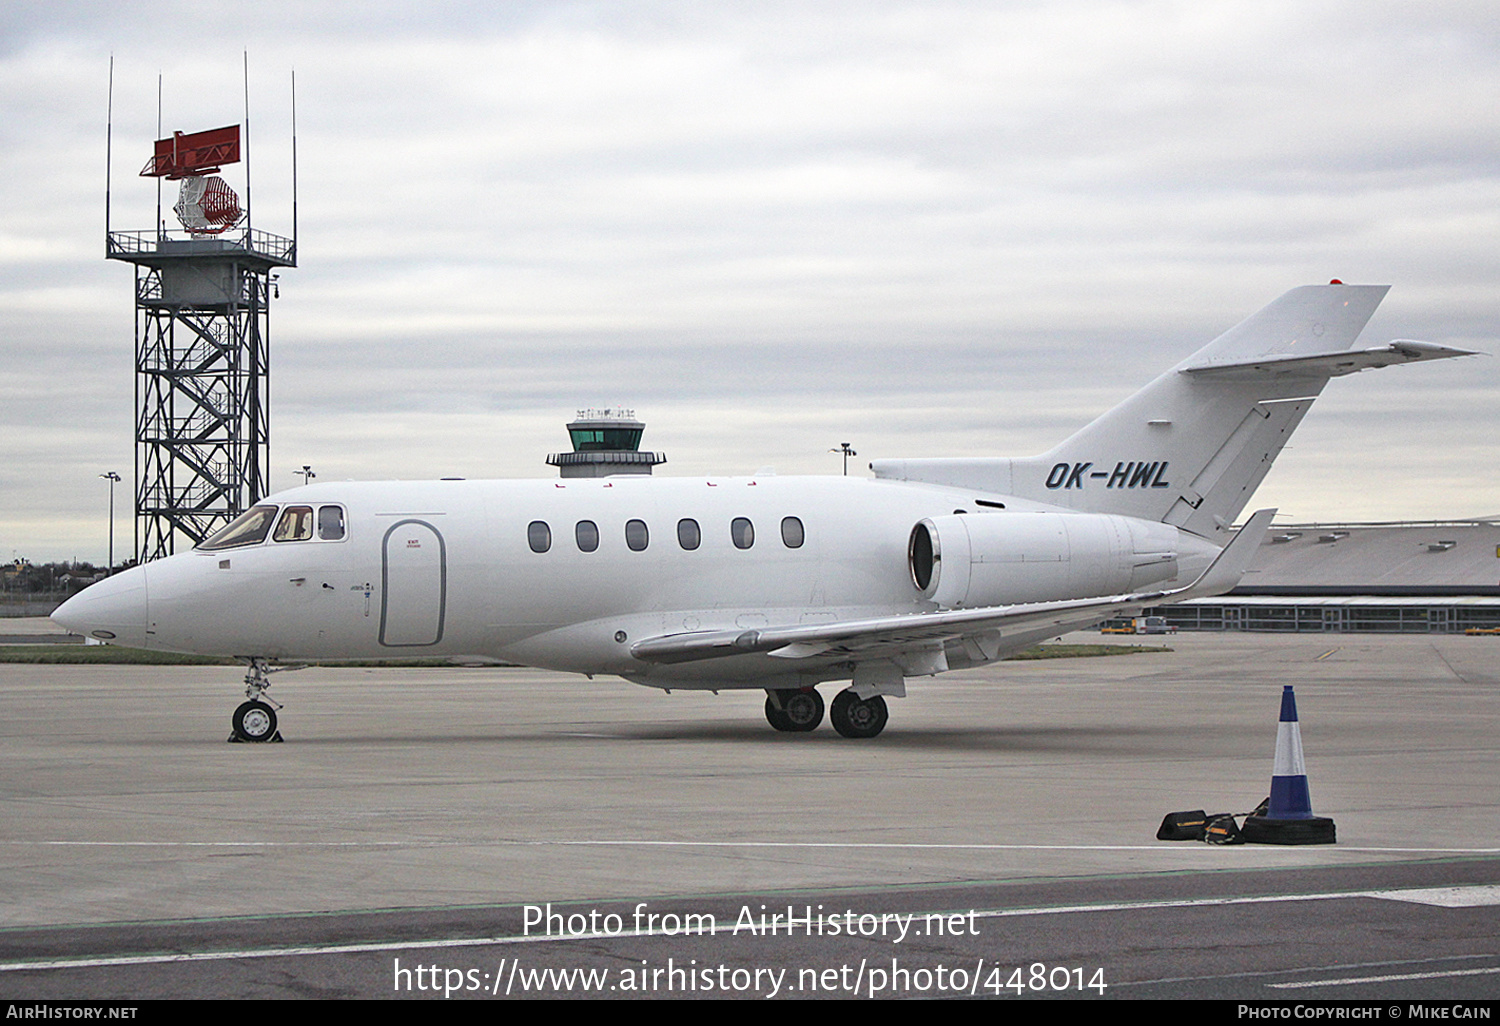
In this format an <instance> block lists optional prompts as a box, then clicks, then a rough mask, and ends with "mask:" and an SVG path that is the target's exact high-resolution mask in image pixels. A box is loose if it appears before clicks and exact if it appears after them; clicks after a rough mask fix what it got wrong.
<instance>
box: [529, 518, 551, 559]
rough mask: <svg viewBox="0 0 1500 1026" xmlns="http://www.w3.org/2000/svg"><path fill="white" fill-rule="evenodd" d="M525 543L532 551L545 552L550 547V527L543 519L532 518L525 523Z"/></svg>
mask: <svg viewBox="0 0 1500 1026" xmlns="http://www.w3.org/2000/svg"><path fill="white" fill-rule="evenodd" d="M526 544H528V545H530V546H531V551H532V552H546V551H547V550H548V549H550V548H551V547H552V528H550V527H548V526H547V522H546V521H545V520H533V521H532V522H531V523H529V524H527V525H526Z"/></svg>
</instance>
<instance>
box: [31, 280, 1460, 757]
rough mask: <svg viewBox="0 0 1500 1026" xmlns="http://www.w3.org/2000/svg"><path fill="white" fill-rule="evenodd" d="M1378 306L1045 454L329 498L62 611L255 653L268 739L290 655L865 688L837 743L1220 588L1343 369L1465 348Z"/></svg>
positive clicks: (1200, 359)
mask: <svg viewBox="0 0 1500 1026" xmlns="http://www.w3.org/2000/svg"><path fill="white" fill-rule="evenodd" d="M1386 291H1387V287H1386V286H1352V285H1342V284H1339V283H1337V282H1335V283H1333V284H1330V285H1322V286H1310V287H1306V288H1299V289H1294V290H1293V291H1291V292H1288V293H1287V294H1286V295H1284V296H1282V297H1281V298H1280V299H1278V300H1276V301H1275V302H1273V303H1272V304H1271V305H1270V306H1268V307H1266V308H1265V309H1264V310H1261V311H1260V312H1259V313H1257V314H1255V315H1254V316H1252V317H1251V318H1249V319H1248V320H1246V321H1244V322H1243V323H1242V324H1240V325H1238V326H1237V327H1234V328H1231V329H1230V330H1229V331H1227V332H1225V333H1224V334H1223V335H1221V336H1219V337H1218V338H1217V339H1215V340H1214V341H1213V342H1211V343H1209V344H1208V345H1207V346H1205V347H1204V348H1202V349H1200V350H1199V351H1198V352H1196V353H1194V354H1193V355H1191V356H1189V357H1188V358H1187V359H1185V360H1183V361H1181V362H1180V363H1178V364H1177V365H1176V366H1174V367H1172V368H1171V369H1170V370H1168V371H1166V372H1165V373H1164V374H1162V375H1161V376H1160V377H1158V378H1157V379H1156V380H1154V381H1152V382H1151V383H1150V384H1149V385H1147V386H1146V387H1144V388H1143V389H1141V390H1140V391H1139V392H1137V393H1136V394H1135V395H1133V396H1131V397H1130V398H1129V399H1127V400H1126V401H1125V402H1124V403H1122V404H1121V405H1119V406H1117V407H1116V408H1114V409H1113V410H1111V411H1110V412H1108V413H1106V414H1105V415H1104V416H1102V417H1100V418H1099V419H1098V420H1096V421H1094V422H1093V423H1092V424H1090V425H1088V426H1087V427H1085V428H1084V429H1083V430H1081V431H1079V432H1078V433H1076V434H1074V435H1073V436H1072V437H1071V438H1069V439H1068V440H1067V441H1065V442H1063V443H1062V444H1061V445H1059V446H1058V447H1057V448H1055V449H1053V450H1052V451H1051V452H1048V453H1045V454H1043V455H1041V456H1033V457H1029V458H1024V459H1001V458H985V459H912V460H877V461H876V462H874V463H872V464H871V465H870V466H871V468H872V469H873V471H874V473H875V476H874V479H859V478H847V477H775V476H755V477H723V478H708V479H686V478H676V479H673V478H652V477H644V476H622V477H613V478H595V479H583V478H579V479H568V480H538V481H457V480H454V481H438V482H369V483H361V484H354V483H348V484H331V483H327V484H325V483H318V484H313V485H309V486H305V487H301V488H293V489H291V490H290V491H285V492H281V493H278V494H276V495H271V496H268V497H267V498H266V499H264V500H262V501H261V502H259V503H258V504H256V505H255V506H254V507H253V508H252V509H250V510H249V511H248V512H246V513H245V514H244V515H243V516H241V517H240V518H239V519H237V520H236V521H235V522H233V523H232V524H230V525H229V526H228V527H226V528H224V529H223V530H222V531H220V532H219V533H218V534H216V535H214V536H213V537H211V538H209V539H208V540H207V541H205V542H203V543H202V544H201V545H199V546H197V548H195V549H193V550H192V551H191V552H187V553H183V554H179V555H175V556H172V557H169V558H167V559H162V560H158V561H155V562H152V563H148V564H146V565H143V566H138V567H136V568H134V569H131V570H128V571H126V572H124V573H121V574H118V575H116V576H114V577H110V578H108V579H106V580H104V581H101V582H99V583H98V584H95V585H93V586H92V587H90V588H88V589H87V590H85V591H83V592H81V593H79V594H78V595H77V596H75V597H74V598H72V599H70V600H69V601H68V602H66V603H64V604H63V605H62V607H60V608H59V609H58V610H57V612H56V613H55V614H54V616H53V618H54V619H55V620H56V621H57V622H58V623H59V624H61V625H63V626H64V627H66V628H68V629H69V630H71V631H74V632H77V633H81V634H85V635H88V636H90V637H93V638H97V639H101V640H105V641H108V642H111V643H113V644H119V645H127V646H132V647H135V648H146V649H161V650H165V651H173V652H192V653H200V654H205V655H208V654H214V655H229V656H236V657H239V658H243V659H244V660H246V661H247V662H248V664H249V672H248V675H247V677H246V679H245V683H246V698H247V701H246V702H245V703H244V704H243V705H241V706H240V707H239V708H238V709H237V710H236V711H235V713H234V716H233V728H234V736H235V737H237V738H239V739H241V740H245V741H264V740H268V739H271V738H272V737H275V736H279V735H278V734H277V717H276V712H275V709H276V708H277V707H278V706H275V705H273V703H271V702H270V701H269V700H268V698H267V696H266V694H265V691H266V688H267V686H268V684H269V678H268V674H270V673H271V672H273V671H274V670H275V669H278V668H280V667H279V666H277V665H274V664H281V663H285V662H287V661H294V660H317V659H368V658H380V659H389V658H401V657H413V656H427V657H430V656H444V657H451V658H453V659H454V660H458V661H476V660H477V661H491V662H509V663H520V664H523V665H527V666H536V667H545V668H548V669H554V670H563V671H568V672H572V673H581V674H586V675H589V676H592V675H594V674H615V675H618V676H620V677H624V678H625V679H626V680H629V681H633V682H635V683H637V684H644V685H647V686H650V687H656V688H663V689H666V690H671V689H674V688H691V689H707V690H719V689H726V688H760V689H764V690H765V692H766V694H767V698H766V718H767V719H768V720H769V721H770V723H771V726H773V727H775V728H776V729H777V730H783V731H792V732H798V731H811V730H813V729H814V728H815V727H817V726H818V725H819V723H820V722H822V719H823V714H824V704H823V699H822V697H821V696H820V695H819V693H818V691H817V685H819V684H821V683H823V682H825V681H849V682H850V684H849V686H848V687H847V688H845V689H843V690H841V691H840V692H839V693H838V694H837V696H836V697H835V698H834V699H833V702H832V709H831V712H830V718H831V719H832V721H833V726H834V728H835V729H836V730H837V731H838V732H839V733H840V734H842V735H844V736H845V737H857V738H868V737H874V736H875V735H877V734H879V733H880V732H881V730H882V728H884V726H885V723H886V716H887V710H886V703H885V699H886V697H888V696H902V695H904V694H905V693H906V682H907V680H908V678H912V677H923V676H928V675H932V674H937V673H942V672H943V671H945V670H949V669H956V668H964V667H971V666H976V665H980V664H984V663H989V662H993V661H994V660H996V659H999V658H1001V657H1003V656H1005V655H1007V654H1009V653H1012V652H1015V651H1017V650H1019V649H1022V648H1026V647H1027V646H1030V645H1032V644H1035V643H1036V642H1038V641H1040V640H1043V639H1046V638H1049V637H1053V636H1056V635H1058V634H1060V633H1063V632H1065V631H1069V630H1073V629H1075V628H1079V627H1084V626H1087V625H1090V624H1094V623H1098V622H1099V621H1101V620H1104V619H1107V618H1109V617H1112V616H1116V615H1121V614H1124V613H1127V612H1130V611H1135V610H1139V609H1141V608H1143V607H1145V606H1148V605H1149V606H1156V605H1162V604H1165V603H1170V602H1179V601H1182V600H1183V599H1187V598H1193V597H1197V596H1208V595H1216V594H1221V593H1223V592H1225V591H1228V590H1229V589H1230V588H1232V587H1234V586H1235V584H1236V583H1238V581H1239V579H1240V575H1241V574H1242V573H1243V572H1244V569H1245V567H1246V565H1247V564H1248V562H1249V560H1250V557H1251V554H1252V553H1253V551H1254V549H1255V548H1256V546H1258V545H1259V544H1260V543H1261V540H1262V538H1263V536H1264V534H1265V531H1266V528H1267V527H1268V526H1269V524H1270V520H1271V516H1272V514H1273V512H1274V511H1272V510H1261V511H1260V512H1258V513H1256V514H1254V515H1253V516H1252V517H1250V519H1249V520H1248V521H1247V522H1246V524H1245V525H1244V526H1243V527H1242V528H1240V530H1239V531H1238V532H1233V531H1232V530H1231V525H1232V523H1233V522H1234V520H1235V518H1236V517H1237V516H1238V515H1239V514H1240V512H1241V511H1242V510H1243V509H1244V507H1245V504H1246V503H1247V502H1248V501H1249V499H1250V497H1251V495H1252V494H1253V493H1254V491H1255V489H1256V487H1257V486H1258V485H1259V484H1260V482H1261V480H1262V478H1264V477H1265V475H1266V472H1267V471H1268V470H1269V469H1270V467H1271V462H1272V460H1274V459H1275V458H1276V456H1277V454H1278V453H1280V451H1281V449H1282V446H1284V445H1285V444H1286V442H1287V439H1288V437H1290V435H1291V433H1292V430H1293V429H1294V428H1296V426H1297V424H1298V423H1299V422H1300V421H1301V420H1302V417H1303V415H1304V414H1305V413H1306V412H1307V410H1308V408H1309V407H1310V406H1311V404H1312V401H1313V399H1314V398H1316V397H1317V395H1318V394H1319V393H1320V392H1321V391H1322V389H1323V386H1324V385H1326V384H1327V382H1328V380H1329V378H1331V377H1334V376H1338V375H1343V374H1349V373H1352V372H1354V371H1358V370H1364V369H1366V368H1371V367H1385V366H1388V365H1390V364H1399V363H1412V362H1417V361H1422V360H1433V359H1441V358H1445V357H1452V356H1465V355H1471V354H1469V353H1467V352H1465V351H1462V350H1457V349H1450V348H1446V347H1443V346H1437V345H1432V344H1429V343H1423V342H1411V341H1395V342H1391V343H1389V344H1388V345H1384V346H1380V347H1377V348H1370V349H1354V348H1352V347H1353V344H1354V342H1355V339H1356V338H1357V337H1358V335H1359V333H1360V332H1361V331H1362V330H1363V328H1364V326H1365V323H1366V322H1367V321H1368V320H1369V318H1370V316H1371V314H1373V313H1374V311H1375V308H1376V306H1377V305H1379V303H1380V301H1381V299H1382V298H1383V297H1384V296H1385V293H1386ZM1231 537H1232V538H1233V540H1229V539H1230V538H1231ZM1226 542H1227V544H1226Z"/></svg>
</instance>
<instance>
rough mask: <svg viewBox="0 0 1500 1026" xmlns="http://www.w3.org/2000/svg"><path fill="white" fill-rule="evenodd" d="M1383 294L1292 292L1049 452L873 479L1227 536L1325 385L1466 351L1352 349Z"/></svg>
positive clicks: (911, 466) (904, 467) (895, 464)
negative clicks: (1343, 377) (1028, 501)
mask: <svg viewBox="0 0 1500 1026" xmlns="http://www.w3.org/2000/svg"><path fill="white" fill-rule="evenodd" d="M1389 288H1390V287H1389V286H1387V285H1339V284H1333V285H1311V286H1306V287H1304V288H1298V289H1293V290H1292V291H1291V292H1288V293H1287V294H1286V295H1284V296H1282V297H1281V298H1280V299H1278V300H1276V301H1275V302H1273V303H1272V304H1271V305H1270V306H1267V307H1266V308H1265V309H1263V310H1261V311H1260V312H1259V313H1257V314H1254V315H1253V316H1251V317H1250V318H1248V319H1247V320H1245V321H1243V322H1241V323H1240V324H1238V325H1236V326H1235V327H1233V328H1231V329H1229V330H1228V331H1226V332H1225V333H1224V334H1222V335H1220V336H1219V337H1218V338H1216V339H1214V340H1213V341H1212V342H1210V343H1209V344H1208V345H1206V346H1204V347H1203V348H1202V349H1200V350H1198V352H1196V353H1194V354H1193V355H1192V356H1190V357H1188V358H1187V359H1186V360H1183V361H1182V362H1181V363H1179V364H1177V365H1176V366H1175V367H1173V368H1171V369H1170V370H1168V371H1167V372H1166V373H1164V374H1162V375H1161V376H1160V377H1158V378H1157V379H1156V380H1155V381H1153V382H1151V383H1150V384H1149V385H1147V386H1146V387H1145V388H1143V389H1141V390H1140V391H1139V392H1137V393H1136V394H1135V395H1133V396H1131V397H1130V398H1129V399H1127V400H1125V402H1123V403H1121V404H1120V405H1119V406H1117V407H1115V408H1114V409H1112V410H1110V411H1109V412H1108V413H1106V414H1104V415H1103V416H1102V417H1100V418H1099V419H1097V420H1095V421H1094V422H1093V423H1092V424H1089V425H1088V426H1087V427H1085V428H1083V430H1081V431H1079V432H1077V433H1076V434H1074V435H1073V436H1072V437H1071V438H1069V439H1068V440H1067V441H1065V442H1063V443H1062V444H1061V445H1059V446H1057V447H1056V448H1054V449H1052V450H1051V451H1050V452H1047V453H1044V454H1043V455H1041V456H1033V457H1030V458H1027V459H1014V460H998V459H989V460H967V459H961V460H884V461H879V462H877V463H875V464H872V466H873V467H874V469H875V473H876V476H877V477H893V478H900V479H905V480H916V481H928V482H931V483H934V484H949V485H958V486H961V487H966V488H980V489H983V490H985V491H991V492H996V493H999V494H1005V495H1015V496H1020V497H1022V498H1027V499H1034V500H1037V501H1039V502H1046V503H1049V504H1051V505H1056V506H1065V507H1070V508H1073V509H1077V510H1082V511H1088V512H1096V513H1118V514H1121V515H1124V516H1131V517H1139V518H1140V519H1142V520H1157V521H1164V522H1166V523H1169V524H1173V525H1175V526H1177V527H1180V528H1183V529H1184V530H1187V531H1191V532H1193V533H1194V534H1197V535H1200V536H1204V537H1214V536H1215V535H1218V534H1220V533H1221V532H1223V531H1225V530H1226V529H1227V528H1228V527H1229V525H1230V524H1231V523H1232V522H1233V520H1234V518H1235V517H1237V516H1238V515H1239V514H1240V512H1241V511H1242V510H1243V509H1244V508H1245V504H1246V503H1247V502H1249V501H1250V496H1251V495H1252V494H1253V493H1254V491H1255V489H1256V487H1257V486H1258V485H1259V484H1260V482H1261V480H1262V479H1263V478H1264V477H1265V476H1266V472H1267V471H1269V470H1270V469H1271V463H1272V461H1273V460H1275V459H1276V456H1277V455H1278V454H1279V453H1280V452H1281V449H1282V447H1283V446H1284V445H1285V444H1286V442H1287V439H1288V438H1289V437H1290V436H1291V433H1292V431H1293V430H1294V429H1295V428H1296V427H1297V425H1298V424H1299V423H1300V422H1301V420H1302V417H1303V415H1304V414H1306V413H1307V411H1308V408H1309V407H1310V406H1311V405H1312V402H1313V400H1314V399H1316V398H1317V396H1318V394H1319V393H1320V392H1322V390H1323V386H1324V385H1326V384H1327V383H1328V379H1329V378H1331V377H1333V376H1335V375H1339V374H1348V373H1351V372H1353V371H1357V370H1363V369H1365V368H1366V367H1381V366H1386V365H1388V364H1392V363H1403V362H1411V361H1415V360H1428V359H1439V358H1442V357H1446V356H1462V355H1468V354H1466V353H1463V352H1461V351H1459V350H1454V349H1445V348H1443V347H1441V346H1432V345H1427V344H1425V343H1402V342H1396V343H1392V344H1391V345H1390V346H1386V347H1380V348H1377V349H1370V350H1358V351H1354V352H1350V351H1349V350H1350V347H1351V346H1352V345H1353V344H1354V340H1355V339H1356V338H1358V337H1359V333H1360V332H1361V331H1363V330H1364V327H1365V324H1366V323H1367V322H1368V321H1369V319H1370V317H1371V315H1372V314H1374V312H1375V308H1376V307H1377V306H1379V305H1380V301H1381V300H1382V299H1383V298H1385V294H1386V292H1387V291H1388V290H1389Z"/></svg>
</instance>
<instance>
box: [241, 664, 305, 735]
mask: <svg viewBox="0 0 1500 1026" xmlns="http://www.w3.org/2000/svg"><path fill="white" fill-rule="evenodd" d="M247 662H248V663H249V664H250V666H249V669H247V670H246V671H245V697H246V698H247V699H249V701H246V702H242V703H240V707H239V708H238V709H236V710H235V711H234V717H233V718H232V719H231V720H230V723H231V726H232V728H233V730H232V732H231V733H230V735H229V740H230V741H231V742H234V743H236V744H244V743H250V744H254V743H260V742H263V741H281V740H283V739H282V736H281V731H279V730H277V729H276V710H277V709H280V708H281V705H280V704H279V703H277V702H273V701H272V700H271V699H270V698H269V697H267V696H266V689H267V688H268V687H270V686H271V682H270V681H269V680H267V679H266V677H267V676H268V675H270V674H272V673H277V672H279V671H281V670H300V669H302V667H300V666H275V667H271V666H267V665H266V661H265V660H264V659H259V658H252V659H248V660H247Z"/></svg>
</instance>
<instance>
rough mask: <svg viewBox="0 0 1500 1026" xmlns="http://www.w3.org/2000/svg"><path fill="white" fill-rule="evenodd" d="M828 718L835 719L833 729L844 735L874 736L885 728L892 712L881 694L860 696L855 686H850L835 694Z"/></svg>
mask: <svg viewBox="0 0 1500 1026" xmlns="http://www.w3.org/2000/svg"><path fill="white" fill-rule="evenodd" d="M828 718H829V719H830V720H832V721H833V729H834V730H836V731H838V732H839V733H840V734H842V735H843V736H844V737H874V736H875V735H876V734H879V733H880V732H881V731H882V730H884V729H885V721H886V720H888V719H889V718H890V713H889V711H888V710H887V709H886V707H885V699H884V698H882V697H881V696H880V695H872V696H871V697H869V698H860V697H859V696H858V695H856V694H855V693H854V689H853V688H848V689H846V690H844V691H840V692H839V693H838V694H837V695H834V696H833V708H832V709H830V710H829V715H828Z"/></svg>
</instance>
